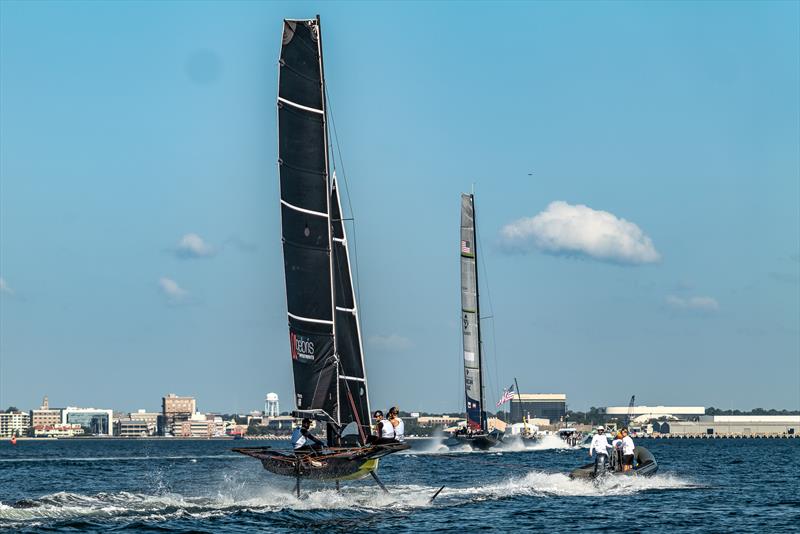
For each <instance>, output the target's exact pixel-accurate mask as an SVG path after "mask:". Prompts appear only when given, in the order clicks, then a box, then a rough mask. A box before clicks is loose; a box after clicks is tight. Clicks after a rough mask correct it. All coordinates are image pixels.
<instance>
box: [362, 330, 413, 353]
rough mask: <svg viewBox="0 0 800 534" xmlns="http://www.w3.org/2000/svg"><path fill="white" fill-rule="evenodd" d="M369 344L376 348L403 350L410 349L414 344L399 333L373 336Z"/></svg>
mask: <svg viewBox="0 0 800 534" xmlns="http://www.w3.org/2000/svg"><path fill="white" fill-rule="evenodd" d="M369 344H370V345H372V346H373V347H375V348H376V349H382V350H390V351H401V350H408V349H410V348H411V347H413V346H414V344H413V343H412V342H411V340H410V339H408V338H407V337H403V336H401V335H399V334H389V335H388V336H372V337H370V338H369Z"/></svg>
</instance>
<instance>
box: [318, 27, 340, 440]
mask: <svg viewBox="0 0 800 534" xmlns="http://www.w3.org/2000/svg"><path fill="white" fill-rule="evenodd" d="M317 53H318V54H319V79H320V90H321V91H322V124H323V128H322V130H323V134H322V137H323V139H324V142H325V150H324V154H325V190H326V191H327V193H328V194H327V195H325V196H326V198H327V199H328V201H327V202H328V261H329V264H330V276H331V283H330V288H331V317H332V319H333V357H334V358H335V359H336V360H337V363H336V365H335V367H336V369H335V373H336V379H335V384H336V415H335V417H336V424H337V425H338V424H340V423H341V420H342V413H341V412H342V408H341V404H340V402H339V399H340V398H341V397H340V395H339V387H340V384H339V364H338V359H339V347H338V344H337V342H336V289H335V287H334V280H333V273H334V265H333V229H332V227H331V195H330V193H331V181H330V175H331V174H330V173H331V169H330V162H329V158H328V101H327V95H326V91H325V63H324V61H323V59H322V25H321V23H320V19H319V15H317ZM331 415H333V414H331Z"/></svg>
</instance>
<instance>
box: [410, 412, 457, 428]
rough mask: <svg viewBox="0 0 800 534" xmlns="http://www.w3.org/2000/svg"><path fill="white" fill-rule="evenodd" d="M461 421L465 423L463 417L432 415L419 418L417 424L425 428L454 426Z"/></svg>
mask: <svg viewBox="0 0 800 534" xmlns="http://www.w3.org/2000/svg"><path fill="white" fill-rule="evenodd" d="M461 421H464V418H463V417H451V416H449V415H432V416H423V417H419V418H417V424H418V425H419V426H425V427H433V426H453V425H456V424H458V423H459V422H461Z"/></svg>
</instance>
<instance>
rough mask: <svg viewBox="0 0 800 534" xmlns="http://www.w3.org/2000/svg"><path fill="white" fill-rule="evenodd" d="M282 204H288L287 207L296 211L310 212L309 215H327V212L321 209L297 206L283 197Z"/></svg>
mask: <svg viewBox="0 0 800 534" xmlns="http://www.w3.org/2000/svg"><path fill="white" fill-rule="evenodd" d="M281 204H283V205H284V206H286V207H287V208H290V209H293V210H295V211H299V212H301V213H308V214H309V215H316V216H317V217H327V216H328V214H327V213H322V212H321V211H314V210H307V209H306V208H301V207H299V206H295V205H294V204H289V203H288V202H286V201H285V200H283V199H281Z"/></svg>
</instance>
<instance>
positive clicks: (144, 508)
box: [0, 471, 702, 527]
mask: <svg viewBox="0 0 800 534" xmlns="http://www.w3.org/2000/svg"><path fill="white" fill-rule="evenodd" d="M699 487H702V486H698V485H697V484H694V483H692V482H690V481H687V480H684V479H682V478H679V477H676V476H673V475H659V476H656V477H651V478H644V477H642V478H638V477H620V478H617V477H614V478H613V479H612V478H611V477H609V479H608V480H603V481H600V482H597V483H596V482H593V481H581V480H570V479H569V477H568V476H567V475H564V474H560V473H545V472H537V471H534V472H530V473H528V474H527V475H524V476H522V477H517V478H509V479H506V480H503V481H500V482H498V483H494V484H487V485H482V486H473V487H446V488H445V490H444V491H443V492H442V493H441V494H440V495H439V497H438V498H437V499H436V500H435V501H434V502H433V503H431V502H430V498H431V497H432V496H433V494H434V493H435V492H436V490H437V489H438V487H435V486H426V485H414V484H399V485H389V486H388V488H389V491H390V493H388V494H387V493H383V492H381V491H378V490H377V489H376V488H375V487H374V486H371V485H352V486H349V487H344V488H343V489H342V491H341V492H337V491H336V490H334V489H331V488H325V489H320V490H312V491H309V492H308V493H306V494H304V495H303V496H302V497H301V498H299V499H298V498H297V497H295V496H294V494H293V493H292V491H291V488H288V487H274V486H261V487H259V488H255V489H254V488H253V487H252V486H250V485H247V486H246V485H244V484H241V485H237V484H236V483H234V482H233V481H229V482H228V483H226V484H224V486H223V487H222V488H219V489H218V490H217V492H216V493H214V494H209V495H204V496H185V495H181V494H179V493H163V494H156V495H148V494H142V493H130V492H117V493H97V494H94V495H81V494H77V493H69V492H59V493H54V494H51V495H46V496H43V497H40V498H37V499H24V500H20V501H17V502H14V503H12V504H3V503H0V527H2V526H6V527H8V526H11V527H13V526H14V525H18V526H19V525H25V526H28V527H31V526H37V525H42V524H49V523H53V522H56V523H63V522H70V521H98V520H102V521H109V520H113V521H120V522H123V523H124V522H126V521H144V522H164V521H170V520H173V519H178V518H195V519H207V518H213V517H222V516H231V515H236V514H240V513H251V514H267V515H268V514H274V513H279V512H282V511H284V510H291V511H293V512H304V511H307V512H314V513H315V514H320V513H322V514H329V513H335V512H336V511H341V510H349V511H354V512H362V513H368V514H373V513H381V512H382V511H383V510H385V509H386V507H389V506H390V507H392V508H393V509H395V510H401V511H402V510H406V511H410V510H414V509H420V508H428V507H443V506H444V507H450V506H460V505H463V504H467V503H470V502H476V501H487V500H500V499H509V498H514V497H519V496H533V497H541V498H548V497H550V498H552V497H578V496H586V497H598V496H609V495H629V494H632V493H639V492H648V491H672V490H685V489H696V488H699ZM259 517H263V516H262V515H259Z"/></svg>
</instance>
